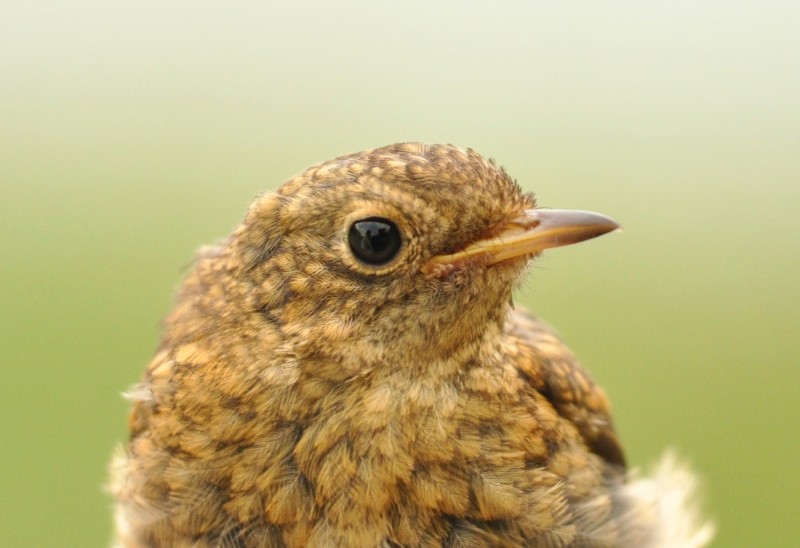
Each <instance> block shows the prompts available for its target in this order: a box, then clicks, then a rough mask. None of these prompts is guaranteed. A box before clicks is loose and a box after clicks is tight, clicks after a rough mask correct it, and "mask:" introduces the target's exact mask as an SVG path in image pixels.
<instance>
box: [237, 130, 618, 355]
mask: <svg viewBox="0 0 800 548" xmlns="http://www.w3.org/2000/svg"><path fill="white" fill-rule="evenodd" d="M615 228H617V225H616V223H614V222H613V221H611V220H610V219H607V218H606V217H603V216H600V215H597V214H591V213H586V212H576V211H557V210H542V209H536V202H535V199H534V197H533V195H532V194H527V193H523V192H522V190H521V189H520V187H519V186H518V185H517V184H516V182H515V181H514V180H512V179H511V178H510V177H509V176H508V175H507V174H506V173H505V171H504V170H503V169H501V168H498V167H497V166H496V165H495V164H494V163H493V162H492V161H489V160H486V159H484V158H483V157H481V156H480V155H479V154H477V153H476V152H474V151H472V150H466V151H464V150H461V149H458V148H455V147H453V146H449V145H433V146H427V145H423V144H418V143H404V144H397V145H392V146H388V147H384V148H380V149H375V150H371V151H366V152H362V153H358V154H354V155H350V156H344V157H341V158H338V159H335V160H332V161H330V162H326V163H323V164H320V165H318V166H315V167H312V168H310V169H308V170H306V171H305V172H303V173H301V174H300V175H298V176H296V177H295V178H293V179H291V180H290V181H289V182H287V183H286V184H284V185H283V186H282V187H281V188H280V189H278V191H277V192H275V193H268V194H264V195H263V196H261V197H260V198H259V199H257V200H256V201H255V203H254V204H253V205H252V207H251V208H250V210H249V212H248V215H247V217H246V219H245V221H244V223H243V224H242V225H241V226H240V227H239V229H238V230H237V231H236V233H235V234H234V236H233V238H232V240H231V244H230V257H231V262H230V264H232V265H233V267H231V268H230V271H231V273H232V275H235V276H237V277H239V278H240V279H242V280H246V282H247V284H248V287H249V288H250V289H249V296H248V301H249V303H250V305H249V306H250V307H251V308H252V309H253V310H254V311H256V312H257V313H258V314H260V315H262V316H263V318H264V321H265V322H267V323H268V324H271V325H272V326H273V327H274V328H276V329H279V330H280V332H281V334H282V336H283V338H284V340H286V341H293V342H292V344H293V345H294V346H293V348H294V349H295V350H297V349H303V350H301V351H303V352H307V353H309V354H315V355H319V354H328V355H332V356H337V357H339V358H343V357H344V358H347V359H348V360H355V361H356V362H359V363H361V364H362V365H363V364H366V363H367V362H370V363H375V362H379V361H386V360H388V356H393V357H394V358H402V357H403V356H414V357H416V358H417V359H419V358H423V357H425V358H428V359H447V358H448V357H449V356H450V355H452V354H453V353H454V352H459V351H462V350H464V349H465V348H470V347H474V346H476V345H477V344H478V343H479V341H480V339H481V337H482V335H483V334H484V333H487V332H490V331H491V330H493V329H499V328H500V327H501V326H502V322H503V318H504V317H505V314H506V312H507V306H508V303H509V302H510V300H511V292H512V289H513V287H514V285H515V283H516V282H517V280H519V279H520V277H521V275H522V274H523V273H524V270H525V266H526V265H527V263H528V262H529V261H530V259H531V258H532V257H534V256H536V255H537V254H538V253H540V252H541V251H542V250H543V249H546V248H548V247H556V246H561V245H567V244H570V243H575V242H579V241H582V240H586V239H588V238H592V237H594V236H598V235H601V234H604V233H606V232H609V231H611V230H613V229H615ZM298 351H300V350H298Z"/></svg>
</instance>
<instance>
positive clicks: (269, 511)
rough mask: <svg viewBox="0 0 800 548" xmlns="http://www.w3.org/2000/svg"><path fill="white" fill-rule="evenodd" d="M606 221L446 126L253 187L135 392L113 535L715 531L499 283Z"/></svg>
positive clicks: (682, 473)
mask: <svg viewBox="0 0 800 548" xmlns="http://www.w3.org/2000/svg"><path fill="white" fill-rule="evenodd" d="M618 228H619V225H618V224H617V223H616V222H615V221H613V220H612V219H610V218H608V217H606V216H604V215H600V214H598V213H592V212H588V211H578V210H558V209H547V208H541V207H539V206H538V205H537V202H536V198H535V196H534V194H533V193H529V192H524V191H523V190H522V188H521V186H520V185H519V184H518V183H517V182H516V181H515V180H514V179H512V178H511V177H510V176H509V175H508V174H507V173H506V171H505V170H504V169H503V168H501V167H498V165H497V164H496V163H495V162H494V161H493V160H489V159H486V158H484V157H483V156H481V155H480V154H478V153H477V152H475V151H474V150H472V149H461V148H458V147H456V146H453V145H426V144H422V143H398V144H394V145H389V146H385V147H382V148H376V149H372V150H366V151H363V152H359V153H355V154H350V155H346V156H342V157H339V158H336V159H334V160H331V161H328V162H324V163H321V164H318V165H315V166H313V167H311V168H308V169H307V170H305V171H303V172H302V173H300V174H299V175H297V176H295V177H293V178H291V179H290V180H289V181H288V182H286V183H285V184H283V185H282V186H280V187H279V188H278V189H277V190H276V191H273V192H266V193H264V194H261V195H260V196H258V197H257V198H256V199H255V200H254V202H253V203H252V205H251V206H250V208H249V209H248V211H247V213H246V215H245V218H244V220H243V222H242V223H241V224H240V225H239V226H238V227H237V228H236V229H235V230H234V231H233V233H232V234H231V235H230V236H229V237H228V238H226V239H224V240H222V241H220V242H219V243H217V244H216V245H212V246H208V247H205V248H202V249H201V250H200V252H199V253H198V256H197V259H196V262H195V264H194V266H193V268H192V270H191V271H190V272H189V273H188V275H187V276H186V278H185V280H184V281H183V283H182V286H181V287H180V289H179V291H178V294H177V297H176V299H175V304H174V308H173V309H172V311H171V312H170V313H169V314H168V316H167V317H166V319H165V320H164V325H163V333H162V337H161V340H160V343H159V346H158V348H157V351H156V353H155V356H154V357H153V358H152V361H151V362H150V363H149V365H148V366H147V368H146V371H145V373H144V376H143V378H142V379H141V381H140V382H139V383H138V384H135V385H134V386H133V387H132V388H131V389H130V390H129V391H128V393H127V397H128V399H129V400H131V402H132V410H131V414H130V418H129V431H130V435H129V440H128V442H127V444H126V445H125V446H124V447H121V448H119V449H118V451H117V452H116V453H115V456H114V458H113V462H112V464H111V480H110V491H111V493H112V495H113V498H114V504H115V518H114V521H115V533H114V543H115V545H116V546H121V547H142V546H174V547H184V546H186V547H188V546H193V547H211V546H220V547H256V546H259V547H260V546H264V547H287V548H290V547H300V546H312V547H313V546H343V547H348V546H353V547H362V546H363V547H372V546H375V547H387V548H388V547H401V546H403V547H406V546H408V547H414V546H426V547H427V546H431V547H433V546H446V547H462V546H464V547H479V546H506V547H511V546H541V547H550V546H552V547H566V546H687V547H692V546H703V545H706V544H707V543H708V542H709V541H710V539H711V536H712V534H713V525H712V524H711V523H710V522H709V521H708V520H706V519H705V518H704V517H703V516H702V515H701V512H700V510H699V509H698V506H697V504H696V494H695V491H696V489H695V476H694V475H693V473H692V472H691V471H690V470H689V469H688V468H687V467H686V466H685V465H683V464H682V463H680V462H678V460H677V459H675V458H673V457H672V456H670V455H667V456H666V457H665V458H664V460H663V461H662V463H661V464H660V465H658V466H657V467H656V469H655V470H654V471H652V473H651V475H649V476H647V475H640V474H639V473H638V472H637V471H635V470H631V469H629V467H628V465H627V464H626V460H625V456H624V450H623V447H622V444H621V441H620V438H619V436H618V434H617V432H616V431H615V429H614V426H613V423H612V418H611V412H610V406H609V402H608V399H607V397H606V395H605V393H604V391H603V390H602V389H601V388H600V387H599V386H598V385H597V384H595V382H594V381H593V380H592V377H591V376H590V374H589V373H588V372H587V371H586V370H585V369H583V367H582V366H581V365H580V364H579V362H578V361H577V359H576V358H575V356H574V355H573V354H572V353H571V352H570V350H569V349H568V348H567V347H566V345H565V344H564V343H563V342H562V340H561V339H560V338H559V336H558V335H557V334H556V332H555V331H554V330H553V329H552V328H551V327H549V326H548V325H547V324H546V323H545V322H544V321H542V320H540V319H539V318H537V317H536V316H534V315H533V314H531V313H528V312H526V311H524V310H523V309H521V308H520V307H516V306H514V303H513V291H514V289H515V288H516V287H517V286H518V285H519V284H520V283H521V282H522V280H523V279H524V278H525V275H526V272H527V271H528V270H529V267H530V265H531V264H533V263H534V262H535V261H536V259H537V258H538V257H539V256H540V254H541V253H542V252H543V251H544V250H546V249H549V248H554V247H560V246H565V245H570V244H575V243H578V242H582V241H585V240H589V239H591V238H594V237H597V236H600V235H603V234H606V233H609V232H613V231H616V230H617V229H618Z"/></svg>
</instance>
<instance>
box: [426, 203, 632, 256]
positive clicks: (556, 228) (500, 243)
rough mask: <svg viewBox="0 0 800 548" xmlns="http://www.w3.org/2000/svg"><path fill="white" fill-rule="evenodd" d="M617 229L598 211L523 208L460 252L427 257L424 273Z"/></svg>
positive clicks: (521, 253)
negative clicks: (428, 258)
mask: <svg viewBox="0 0 800 548" xmlns="http://www.w3.org/2000/svg"><path fill="white" fill-rule="evenodd" d="M618 228H619V225H618V224H617V223H616V222H614V221H612V220H611V219H609V218H608V217H606V216H605V215H600V214H599V213H592V212H591V211H578V210H569V209H526V210H524V211H523V212H522V214H521V215H519V216H517V217H514V218H512V219H510V220H509V221H507V222H506V223H504V224H503V225H501V226H500V227H499V230H498V231H497V232H495V233H494V235H492V236H490V237H488V238H485V239H481V240H477V241H475V242H473V243H471V244H470V245H468V246H467V247H465V248H464V249H462V250H461V251H457V252H456V253H451V254H448V255H437V256H435V257H433V258H431V259H430V260H429V261H428V262H427V263H426V264H425V267H424V268H423V270H424V271H425V272H435V271H441V270H442V269H444V270H447V269H448V268H450V267H452V266H455V265H457V264H461V263H464V262H465V261H468V260H470V259H476V260H480V261H481V264H484V265H490V264H495V263H499V262H500V261H505V260H507V259H512V258H514V257H520V256H526V255H527V256H529V255H534V254H536V253H539V252H541V251H543V250H545V249H548V248H551V247H561V246H563V245H570V244H577V243H578V242H582V241H584V240H589V239H591V238H596V237H597V236H602V235H603V234H607V233H608V232H611V231H612V230H616V229H618Z"/></svg>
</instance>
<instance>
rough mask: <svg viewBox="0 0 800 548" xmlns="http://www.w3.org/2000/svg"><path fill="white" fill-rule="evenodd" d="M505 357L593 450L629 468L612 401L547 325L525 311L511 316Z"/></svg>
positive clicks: (510, 313)
mask: <svg viewBox="0 0 800 548" xmlns="http://www.w3.org/2000/svg"><path fill="white" fill-rule="evenodd" d="M505 340H506V342H507V345H506V350H505V353H506V355H507V356H508V358H509V359H510V360H511V361H512V362H513V364H514V366H515V367H516V368H517V370H518V371H519V373H520V374H521V375H522V376H523V377H524V378H525V379H526V380H527V381H528V382H529V383H530V385H531V386H532V387H533V388H534V389H536V390H537V391H538V392H539V393H540V394H542V395H543V396H544V397H546V398H547V399H548V400H549V401H550V403H551V404H552V405H553V407H554V408H555V410H556V411H557V412H558V414H559V415H560V416H562V417H563V418H565V419H567V420H569V421H570V422H572V423H573V424H574V425H575V426H576V427H577V429H578V431H579V432H580V434H581V436H582V437H583V438H584V440H585V442H586V444H587V445H588V446H589V448H590V449H591V450H592V451H593V452H595V453H597V454H598V455H600V456H601V457H603V458H604V459H605V460H606V461H607V462H609V463H612V464H618V465H620V466H624V465H625V458H624V454H623V450H622V445H621V443H620V440H619V437H618V436H617V433H616V431H615V430H614V426H613V424H612V420H611V410H610V406H609V403H608V398H607V397H606V395H605V392H604V391H603V389H602V388H600V387H599V386H598V385H596V384H595V383H594V381H593V380H592V378H591V376H590V375H589V373H588V372H587V371H586V370H585V369H584V368H583V367H582V366H581V364H580V362H579V361H578V360H577V358H576V357H575V355H574V354H573V353H572V352H571V351H570V349H569V348H568V347H567V346H566V344H565V343H564V342H563V341H562V340H561V338H560V337H559V336H558V335H557V334H556V332H555V330H554V329H553V328H552V327H550V326H549V325H548V324H547V323H545V322H544V321H542V320H541V319H539V318H538V317H536V316H535V315H533V314H531V313H530V312H527V311H525V310H522V309H519V308H516V309H514V310H511V311H510V312H509V315H508V317H507V321H506V324H505Z"/></svg>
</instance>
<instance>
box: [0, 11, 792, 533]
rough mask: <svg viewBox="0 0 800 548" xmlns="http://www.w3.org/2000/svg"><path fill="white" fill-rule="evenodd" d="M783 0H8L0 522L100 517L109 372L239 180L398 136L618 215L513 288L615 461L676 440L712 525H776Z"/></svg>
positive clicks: (787, 195)
mask: <svg viewBox="0 0 800 548" xmlns="http://www.w3.org/2000/svg"><path fill="white" fill-rule="evenodd" d="M289 5H291V7H289ZM798 6H800V4H798V3H797V2H790V1H786V2H777V1H775V2H770V1H758V2H756V1H738V2H722V1H708V2H697V1H688V0H676V1H671V2H660V1H633V0H629V1H606V2H596V1H574V2H535V1H532V0H526V1H515V2H487V1H480V2H478V1H466V0H462V1H459V2H435V1H431V0H416V1H406V2H402V3H388V2H387V3H379V2H375V1H374V0H372V1H364V2H354V1H346V2H322V1H317V2H295V3H289V2H280V3H278V2H274V3H269V2H207V1H192V2H190V1H187V0H181V1H171V2H163V1H162V2H151V1H145V2H127V1H125V2H100V1H97V0H92V1H86V2H55V1H51V2H46V3H45V2H4V3H3V6H2V15H0V177H1V178H2V179H1V180H0V184H1V185H2V186H0V231H2V233H1V234H0V236H1V238H2V239H1V240H0V245H1V247H0V250H1V251H2V256H1V258H0V298H1V299H2V301H1V302H2V314H0V344H1V347H0V352H1V355H0V375H2V376H1V377H0V390H2V394H0V436H1V437H0V545H2V546H10V547H14V546H31V547H34V546H35V547H40V546H56V547H60V546H103V545H105V544H106V543H107V541H108V539H109V538H110V522H111V520H110V501H109V499H108V498H107V497H106V496H105V495H104V494H103V493H102V485H103V483H104V481H105V478H106V462H107V461H108V458H109V456H110V454H111V451H112V448H113V447H114V446H115V445H116V444H118V443H120V442H121V441H122V440H123V439H124V437H125V433H126V420H127V406H126V404H125V403H124V402H123V401H122V400H121V398H120V397H119V393H120V392H121V391H122V390H124V389H125V388H126V387H127V386H128V385H129V384H131V383H133V382H135V381H136V380H137V378H138V377H139V375H140V372H141V371H142V369H143V367H144V365H145V363H146V362H147V360H148V357H149V356H150V354H151V352H152V350H153V348H154V346H155V344H156V339H157V335H158V321H159V318H160V317H161V316H162V315H163V314H164V313H165V312H166V311H167V310H168V308H169V306H170V298H171V294H172V292H173V289H174V288H175V287H176V285H177V283H178V282H179V280H180V278H181V276H182V273H183V272H185V267H186V265H188V264H189V263H190V261H191V258H192V254H193V251H194V250H195V249H196V248H197V247H198V246H200V245H201V244H204V243H207V242H210V241H213V240H214V239H216V238H218V237H221V236H223V235H225V234H226V233H228V232H229V231H230V229H231V228H232V227H233V226H234V225H235V224H236V223H237V222H238V220H239V219H240V217H241V215H242V213H243V211H244V209H245V207H246V205H247V204H248V202H249V201H250V199H251V197H252V196H254V195H255V194H256V193H257V192H259V191H261V190H263V189H267V188H274V187H275V186H276V185H278V184H280V183H281V182H283V181H284V180H286V179H287V178H289V177H290V176H291V175H293V174H294V173H296V172H298V171H300V170H302V169H303V168H305V167H306V166H308V165H310V164H312V163H315V162H318V161H321V160H325V159H328V158H331V157H333V156H336V155H339V154H344V153H348V152H354V151H357V150H361V149H364V148H371V147H375V146H379V145H384V144H389V143H392V142H396V141H402V140H424V141H427V142H442V141H445V142H453V143H456V144H458V145H461V146H470V147H474V148H475V149H477V150H478V151H480V152H482V153H483V154H485V155H489V156H493V157H495V158H497V160H498V161H499V162H500V163H501V164H503V165H505V166H506V167H507V168H508V170H509V171H510V172H511V173H512V175H514V176H515V177H516V178H518V180H519V181H520V183H521V184H523V185H524V186H525V187H526V188H528V189H533V190H535V191H536V192H537V193H538V195H539V199H540V203H541V204H543V205H546V206H550V207H562V208H568V207H575V208H584V209H594V210H598V211H602V212H604V213H607V214H609V215H612V216H613V217H615V218H616V219H618V220H619V221H620V222H621V223H622V224H623V225H624V227H625V232H624V233H622V234H614V235H610V236H606V237H604V238H602V239H600V240H597V241H594V242H591V243H587V244H583V245H580V246H576V247H574V248H568V249H561V250H554V251H552V252H550V253H548V254H547V255H546V256H545V257H544V258H543V259H542V260H541V261H540V262H539V263H538V266H537V267H536V268H535V269H534V270H533V273H532V276H531V277H530V279H529V280H528V282H527V283H526V284H525V286H524V288H523V289H522V290H521V292H520V295H519V301H521V302H523V303H524V304H526V305H528V306H530V307H531V308H533V309H535V310H536V311H537V312H539V313H540V314H541V315H542V316H544V317H545V318H547V319H548V320H549V321H550V322H551V323H553V324H555V325H556V326H557V327H558V328H559V329H560V331H561V333H562V335H563V336H564V337H565V338H566V339H567V341H568V342H569V343H570V345H571V346H572V347H573V349H574V350H575V351H576V352H577V353H578V354H579V356H580V357H581V358H582V359H583V361H584V363H585V364H586V365H587V366H588V367H589V368H590V369H591V370H592V372H593V373H594V376H595V378H596V379H597V380H598V381H599V382H600V383H601V384H602V385H604V386H605V387H606V389H607V391H608V393H609V394H610V396H611V398H612V401H613V403H614V408H615V412H616V420H617V424H618V427H619V430H620V431H621V434H622V436H623V438H624V440H625V442H626V446H627V451H628V453H629V456H630V460H631V461H633V462H634V463H636V464H642V465H643V464H647V463H648V462H651V461H652V460H654V459H655V458H656V457H657V456H658V455H659V454H660V453H661V451H662V450H663V449H664V448H665V447H667V446H674V447H676V448H678V449H679V451H680V453H681V454H683V455H684V456H686V457H687V458H688V459H690V460H691V461H692V462H693V463H694V464H695V466H696V468H697V470H698V471H699V472H700V473H701V474H702V475H703V476H704V478H705V483H706V494H707V499H708V508H709V512H710V513H711V514H712V515H713V516H715V518H716V520H717V522H718V525H719V536H718V542H717V543H716V545H717V546H787V545H790V544H793V543H794V542H798V539H800V534H799V533H798V516H799V515H800V466H798V458H799V457H798V455H799V454H800V439H799V437H798V434H800V429H799V428H798V425H799V423H800V404H798V394H797V391H798V386H800V363H799V362H800V358H798V356H800V344H799V343H798V334H799V333H798V331H800V328H799V326H800V320H799V319H798V317H799V315H800V314H799V313H798V305H800V289H799V288H798V283H799V281H798V280H800V62H799V61H798V55H800V39H799V38H798V33H799V32H800V30H799V29H800V8H799V7H798Z"/></svg>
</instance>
